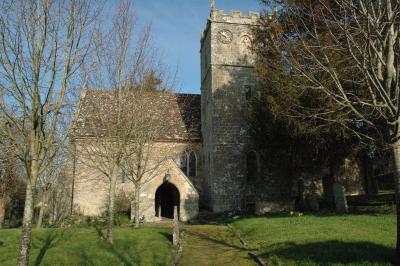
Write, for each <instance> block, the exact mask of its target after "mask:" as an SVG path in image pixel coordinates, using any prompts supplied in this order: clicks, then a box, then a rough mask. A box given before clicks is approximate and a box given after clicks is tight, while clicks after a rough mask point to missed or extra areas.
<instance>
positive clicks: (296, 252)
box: [260, 240, 395, 265]
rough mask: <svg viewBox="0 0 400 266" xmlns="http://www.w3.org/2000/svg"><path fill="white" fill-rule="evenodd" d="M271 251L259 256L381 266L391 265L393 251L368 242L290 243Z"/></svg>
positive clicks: (321, 263)
mask: <svg viewBox="0 0 400 266" xmlns="http://www.w3.org/2000/svg"><path fill="white" fill-rule="evenodd" d="M268 249H272V251H269V252H266V253H263V254H260V255H261V256H262V257H265V258H268V257H272V256H276V257H278V258H282V259H288V260H293V261H296V262H297V263H301V262H302V261H304V262H305V261H306V262H310V261H311V262H313V263H316V264H318V265H331V264H334V263H335V264H348V263H356V264H360V265H362V264H365V263H366V262H369V263H375V264H383V263H388V264H389V263H393V261H394V253H395V250H394V249H393V248H389V247H386V246H382V245H378V244H374V243H370V242H342V241H335V240H332V241H325V242H314V243H307V244H295V243H292V242H286V243H281V244H277V245H272V246H269V247H268Z"/></svg>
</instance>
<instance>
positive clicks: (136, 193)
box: [135, 184, 140, 228]
mask: <svg viewBox="0 0 400 266" xmlns="http://www.w3.org/2000/svg"><path fill="white" fill-rule="evenodd" d="M139 200H140V187H139V185H137V184H136V185H135V228H139V225H140V217H139V215H140V211H139V210H140V209H139V208H140V202H139Z"/></svg>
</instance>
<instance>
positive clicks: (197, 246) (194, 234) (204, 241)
mask: <svg viewBox="0 0 400 266" xmlns="http://www.w3.org/2000/svg"><path fill="white" fill-rule="evenodd" d="M184 230H185V236H184V239H183V240H184V249H183V256H182V258H181V260H180V263H179V265H182V266H188V265H195V266H201V265H235V266H236V265H256V264H255V262H254V261H253V260H251V259H250V258H249V256H248V255H247V251H246V249H245V248H244V247H243V245H242V244H241V243H240V241H239V240H238V239H237V237H235V235H234V234H233V233H232V231H231V230H230V229H229V228H228V227H227V226H225V225H188V226H185V229H184Z"/></svg>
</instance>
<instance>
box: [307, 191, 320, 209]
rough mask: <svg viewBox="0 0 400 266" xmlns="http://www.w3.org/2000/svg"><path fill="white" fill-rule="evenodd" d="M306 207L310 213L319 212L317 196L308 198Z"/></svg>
mask: <svg viewBox="0 0 400 266" xmlns="http://www.w3.org/2000/svg"><path fill="white" fill-rule="evenodd" d="M308 206H309V207H310V210H311V211H314V212H317V211H319V202H318V197H317V195H312V196H310V197H309V198H308Z"/></svg>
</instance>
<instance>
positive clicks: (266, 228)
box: [232, 214, 396, 265]
mask: <svg viewBox="0 0 400 266" xmlns="http://www.w3.org/2000/svg"><path fill="white" fill-rule="evenodd" d="M232 225H233V226H234V228H236V229H237V230H238V231H239V232H240V233H241V235H242V236H243V238H244V239H246V240H247V241H248V242H249V244H250V246H251V248H258V249H259V250H258V252H257V254H259V255H260V256H261V257H262V258H263V259H264V260H265V261H266V262H267V263H268V265H391V264H390V261H393V258H394V248H395V243H396V242H395V240H396V216H395V215H394V214H377V215H373V214H372V215H367V214H364V215H320V216H318V215H304V216H293V217H282V216H281V217H254V218H243V219H239V220H237V221H234V222H233V223H232Z"/></svg>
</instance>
